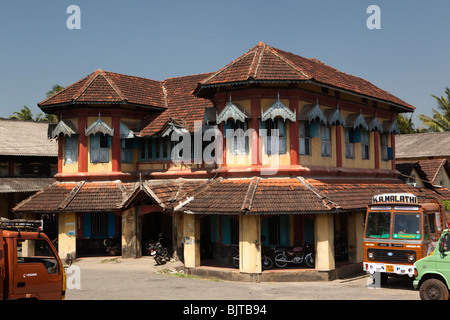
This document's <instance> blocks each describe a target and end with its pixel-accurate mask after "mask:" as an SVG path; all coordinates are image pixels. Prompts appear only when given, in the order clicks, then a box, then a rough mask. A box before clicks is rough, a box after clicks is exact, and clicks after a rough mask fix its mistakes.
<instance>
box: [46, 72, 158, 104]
mask: <svg viewBox="0 0 450 320" xmlns="http://www.w3.org/2000/svg"><path fill="white" fill-rule="evenodd" d="M74 103H85V104H86V103H128V104H135V105H141V106H146V107H154V108H159V109H164V108H166V105H165V102H164V92H163V88H162V84H161V83H160V82H159V81H155V80H150V79H146V78H140V77H135V76H129V75H124V74H119V73H114V72H108V71H103V70H101V69H98V70H97V71H95V72H93V73H91V74H90V75H88V76H86V77H84V78H83V79H81V80H79V81H77V82H75V83H73V84H71V85H69V86H67V87H66V88H64V89H63V90H62V91H60V92H57V93H56V94H54V95H52V96H51V97H49V98H47V99H45V100H44V101H41V102H40V103H38V106H39V107H40V108H42V109H43V110H47V109H48V108H53V107H55V106H59V105H64V104H74Z"/></svg>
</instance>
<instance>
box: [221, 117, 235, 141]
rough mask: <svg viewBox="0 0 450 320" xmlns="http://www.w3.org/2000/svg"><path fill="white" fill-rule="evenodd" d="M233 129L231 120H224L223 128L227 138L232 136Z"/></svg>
mask: <svg viewBox="0 0 450 320" xmlns="http://www.w3.org/2000/svg"><path fill="white" fill-rule="evenodd" d="M232 129H233V126H232V125H231V121H226V122H224V123H223V130H224V133H223V136H224V137H225V138H230V137H231V136H232V134H233V133H232V131H230V130H232Z"/></svg>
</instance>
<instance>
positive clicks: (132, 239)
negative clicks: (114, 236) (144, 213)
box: [122, 207, 142, 258]
mask: <svg viewBox="0 0 450 320" xmlns="http://www.w3.org/2000/svg"><path fill="white" fill-rule="evenodd" d="M141 240H142V239H141V219H140V217H139V207H132V208H130V209H128V210H125V211H123V212H122V258H140V257H141V256H142V249H141Z"/></svg>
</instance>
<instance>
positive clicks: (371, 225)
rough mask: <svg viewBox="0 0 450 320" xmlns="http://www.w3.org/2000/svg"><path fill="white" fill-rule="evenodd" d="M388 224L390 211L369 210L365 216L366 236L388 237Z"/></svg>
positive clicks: (389, 231)
mask: <svg viewBox="0 0 450 320" xmlns="http://www.w3.org/2000/svg"><path fill="white" fill-rule="evenodd" d="M390 225H391V213H390V212H378V211H377V212H373V211H372V212H369V213H368V216H367V225H366V238H382V239H387V238H389V235H390V233H391V227H390Z"/></svg>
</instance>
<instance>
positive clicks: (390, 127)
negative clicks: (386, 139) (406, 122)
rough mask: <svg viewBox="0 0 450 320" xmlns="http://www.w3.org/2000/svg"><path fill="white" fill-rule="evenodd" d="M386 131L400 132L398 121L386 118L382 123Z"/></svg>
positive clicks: (391, 132)
mask: <svg viewBox="0 0 450 320" xmlns="http://www.w3.org/2000/svg"><path fill="white" fill-rule="evenodd" d="M381 127H382V128H383V131H384V132H387V133H390V134H400V129H399V128H398V126H397V122H396V121H395V120H384V121H383V124H382V125H381Z"/></svg>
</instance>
